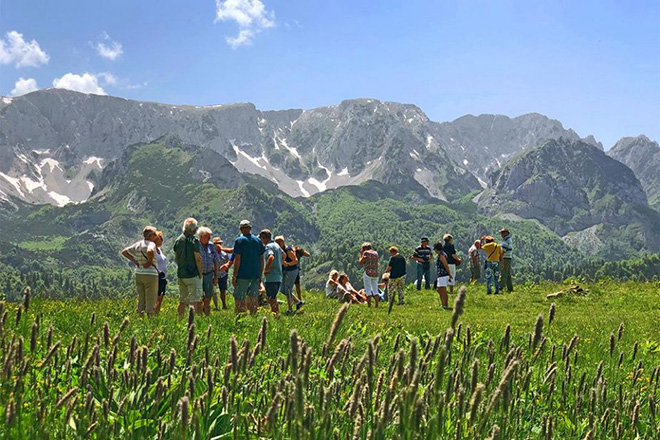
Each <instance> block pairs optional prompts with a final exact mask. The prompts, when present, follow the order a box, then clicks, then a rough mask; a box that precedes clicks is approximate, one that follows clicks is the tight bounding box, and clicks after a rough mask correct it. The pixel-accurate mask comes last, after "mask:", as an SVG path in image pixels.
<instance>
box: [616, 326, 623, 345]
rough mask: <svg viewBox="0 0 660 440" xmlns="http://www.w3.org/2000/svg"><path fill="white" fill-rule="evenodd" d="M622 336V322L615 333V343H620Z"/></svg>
mask: <svg viewBox="0 0 660 440" xmlns="http://www.w3.org/2000/svg"><path fill="white" fill-rule="evenodd" d="M622 336H623V322H622V323H621V324H619V331H618V333H617V341H620V340H621V337H622Z"/></svg>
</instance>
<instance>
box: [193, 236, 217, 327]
mask: <svg viewBox="0 0 660 440" xmlns="http://www.w3.org/2000/svg"><path fill="white" fill-rule="evenodd" d="M211 234H212V232H211V230H210V229H209V228H207V227H201V228H199V230H198V231H197V235H198V236H199V244H200V255H201V256H202V291H203V292H204V299H203V300H202V311H203V312H204V314H205V315H206V316H209V315H210V314H211V298H213V294H214V292H215V286H217V285H218V260H219V259H218V251H217V250H216V249H215V245H214V244H213V243H211Z"/></svg>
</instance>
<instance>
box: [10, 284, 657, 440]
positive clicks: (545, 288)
mask: <svg viewBox="0 0 660 440" xmlns="http://www.w3.org/2000/svg"><path fill="white" fill-rule="evenodd" d="M566 287H567V286H565V285H558V284H541V285H530V286H522V287H519V288H518V289H517V291H516V293H515V294H511V295H500V296H486V295H485V293H484V288H483V286H478V287H469V288H468V290H467V294H466V297H465V303H464V307H463V309H464V313H463V314H462V315H460V316H458V314H456V317H457V318H458V319H457V323H456V326H455V328H454V330H453V331H448V330H447V329H448V328H450V327H451V322H452V316H453V315H454V313H453V312H452V311H442V310H441V309H440V307H439V301H438V298H437V294H435V293H434V292H430V291H428V292H421V293H418V292H416V291H414V290H411V289H409V290H408V291H407V292H406V293H407V297H406V305H404V306H397V305H396V304H395V305H394V308H393V310H392V313H391V315H388V314H387V309H386V308H384V307H381V308H379V309H375V308H367V307H365V306H357V305H352V306H350V307H349V308H348V310H347V311H346V313H345V316H344V317H343V320H341V322H340V323H339V325H338V326H334V327H333V321H334V320H335V316H336V314H337V312H338V310H339V309H340V304H338V303H337V302H336V301H333V300H326V299H325V298H324V297H323V295H322V294H321V293H316V292H307V293H305V300H306V301H307V305H306V306H305V307H304V309H303V311H302V312H301V313H300V314H298V315H296V316H281V317H280V318H279V319H276V318H275V317H273V316H272V315H271V314H270V313H268V312H267V311H266V310H265V309H260V310H259V313H258V315H257V316H256V317H253V316H240V317H235V316H234V314H233V312H231V311H222V312H215V313H214V314H212V315H211V317H210V318H206V317H194V318H193V321H194V325H193V326H189V322H188V319H183V320H179V319H178V318H177V317H176V310H175V298H173V297H171V296H170V297H167V298H166V300H165V308H164V310H163V313H162V314H161V315H159V316H158V317H155V318H151V319H148V318H139V317H138V316H137V315H136V314H135V313H134V307H135V301H128V300H121V301H98V302H91V301H89V302H81V301H74V300H70V301H65V302H59V301H39V300H38V299H34V298H33V299H32V300H31V303H30V304H29V307H28V308H27V310H24V309H23V307H24V305H20V304H17V303H4V304H3V307H2V311H0V315H2V326H1V327H0V331H1V333H0V335H1V336H0V356H1V359H0V361H2V372H1V379H0V407H1V408H2V414H1V415H0V419H1V420H2V421H3V423H1V424H0V436H1V437H2V438H12V439H16V438H134V439H145V438H201V439H206V438H238V439H244V438H309V439H330V438H338V439H345V438H358V439H371V438H373V439H390V438H397V439H417V438H420V439H436V438H459V439H463V438H465V439H476V438H479V439H480V438H488V437H491V436H493V434H495V437H496V438H500V439H527V438H535V439H536V438H539V439H549V438H555V439H568V438H571V439H583V438H586V437H587V436H588V435H589V436H591V437H590V438H593V439H610V438H626V439H635V438H648V439H652V438H660V422H659V421H658V415H657V406H658V403H659V398H658V384H659V383H660V378H659V377H658V376H659V374H660V331H659V330H658V323H659V322H660V285H659V284H658V283H623V284H621V283H613V282H605V281H603V282H600V283H596V284H591V285H588V286H583V287H585V288H586V289H588V293H587V294H586V295H583V296H573V295H565V296H564V297H561V298H558V299H556V300H554V302H555V303H556V307H555V314H554V319H553V321H552V323H550V322H549V321H550V317H549V313H550V308H551V304H552V301H548V300H546V299H545V295H546V294H547V293H551V292H554V291H557V290H560V289H563V288H566ZM456 296H457V295H454V298H455V297H456ZM454 298H450V300H451V301H453V300H454ZM230 305H231V301H230ZM19 309H20V310H21V312H20V316H19V315H18V310H19ZM539 315H541V316H542V327H541V326H540V325H538V324H539V323H537V317H538V316H539ZM126 317H127V320H125V318H126ZM106 322H107V327H106V326H105V323H106ZM620 324H623V326H622V327H620ZM507 325H510V333H509V336H508V337H507V332H506V330H505V329H506V327H507ZM535 326H536V329H535ZM332 328H335V330H336V331H335V334H334V335H332V337H330V334H331V329H332ZM294 329H296V331H295V332H294V331H293V330H294ZM468 329H469V330H468ZM574 335H577V339H575V340H573V341H571V340H572V338H573V337H574ZM569 346H570V347H569ZM477 359H478V360H477Z"/></svg>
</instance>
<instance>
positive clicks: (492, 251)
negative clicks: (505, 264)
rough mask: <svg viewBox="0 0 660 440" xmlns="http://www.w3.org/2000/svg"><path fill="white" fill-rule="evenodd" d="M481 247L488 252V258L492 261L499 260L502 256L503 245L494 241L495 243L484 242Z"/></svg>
mask: <svg viewBox="0 0 660 440" xmlns="http://www.w3.org/2000/svg"><path fill="white" fill-rule="evenodd" d="M481 249H483V250H484V252H485V253H486V258H487V260H488V261H490V262H499V261H500V258H501V257H502V246H500V245H499V244H497V243H495V242H493V243H484V244H483V245H481Z"/></svg>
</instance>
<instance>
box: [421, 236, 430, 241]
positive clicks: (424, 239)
mask: <svg viewBox="0 0 660 440" xmlns="http://www.w3.org/2000/svg"><path fill="white" fill-rule="evenodd" d="M421 241H429V238H428V237H427V236H425V235H424V236H423V237H422V240H421Z"/></svg>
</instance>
